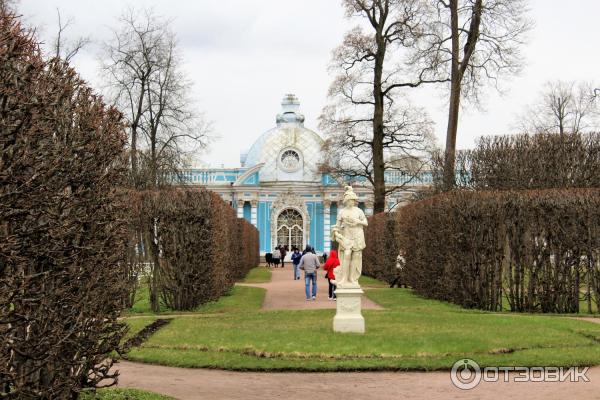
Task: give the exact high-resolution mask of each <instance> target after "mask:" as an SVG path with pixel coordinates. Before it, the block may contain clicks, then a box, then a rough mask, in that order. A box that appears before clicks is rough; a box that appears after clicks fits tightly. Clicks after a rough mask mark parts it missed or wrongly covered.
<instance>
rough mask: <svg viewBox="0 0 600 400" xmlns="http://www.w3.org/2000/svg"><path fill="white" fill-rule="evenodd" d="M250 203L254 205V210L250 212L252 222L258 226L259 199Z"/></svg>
mask: <svg viewBox="0 0 600 400" xmlns="http://www.w3.org/2000/svg"><path fill="white" fill-rule="evenodd" d="M250 205H251V206H252V211H251V213H250V222H251V223H252V225H254V226H255V227H258V222H257V216H258V209H257V208H258V200H252V201H250Z"/></svg>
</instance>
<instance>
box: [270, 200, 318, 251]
mask: <svg viewBox="0 0 600 400" xmlns="http://www.w3.org/2000/svg"><path fill="white" fill-rule="evenodd" d="M280 217H282V218H281V219H280ZM279 221H281V222H284V221H285V222H284V223H283V225H279V224H278V222H279ZM300 221H302V223H301V224H300ZM282 226H286V227H287V229H286V228H282ZM280 228H281V229H280ZM309 232H310V216H309V214H308V209H307V208H306V204H305V203H304V201H303V200H302V199H301V198H300V197H299V196H297V195H296V194H295V193H294V192H292V191H291V190H289V191H288V192H286V193H281V194H280V195H279V196H277V200H275V202H273V205H272V207H271V249H273V248H275V246H277V245H280V244H287V245H288V246H289V245H290V244H293V245H296V244H300V243H302V246H303V247H304V246H306V244H308V234H309ZM286 237H287V238H288V239H287V241H285V240H284V238H286ZM290 239H291V240H293V241H294V243H291V240H290ZM279 240H282V241H284V243H278V241H279ZM290 250H291V247H290Z"/></svg>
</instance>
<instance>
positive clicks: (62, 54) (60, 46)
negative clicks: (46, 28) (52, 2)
mask: <svg viewBox="0 0 600 400" xmlns="http://www.w3.org/2000/svg"><path fill="white" fill-rule="evenodd" d="M56 16H57V19H58V30H57V33H56V37H55V38H54V40H53V42H52V53H53V55H54V57H57V58H62V59H63V60H65V61H66V62H70V61H71V59H72V58H73V57H75V56H76V55H77V53H79V51H80V50H81V49H83V47H85V46H86V45H88V44H89V43H90V39H89V38H88V37H79V38H77V39H75V40H72V41H69V40H67V39H65V36H64V34H65V31H66V30H67V29H68V28H69V27H70V26H71V25H72V24H73V19H72V18H68V19H67V20H66V21H64V22H63V19H62V17H61V15H60V10H59V9H58V8H57V9H56Z"/></svg>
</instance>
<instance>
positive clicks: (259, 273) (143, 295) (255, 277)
mask: <svg viewBox="0 0 600 400" xmlns="http://www.w3.org/2000/svg"><path fill="white" fill-rule="evenodd" d="M270 280H271V271H270V270H268V269H267V268H266V267H262V266H261V267H256V268H253V269H251V270H250V272H248V275H246V277H245V278H244V280H243V281H242V282H244V283H264V282H269V281H270ZM233 294H237V295H238V296H236V300H235V301H237V302H243V301H244V300H249V301H250V305H251V306H253V307H254V306H256V301H258V302H259V303H258V308H260V306H261V305H262V297H260V296H259V297H260V298H258V299H257V298H255V299H244V298H240V296H244V295H245V292H243V293H240V292H238V291H237V289H236V287H233V288H232V289H231V291H230V292H229V293H228V294H226V295H225V296H223V297H222V298H221V300H220V301H219V302H211V303H207V304H203V305H201V306H199V307H198V308H197V309H196V310H194V311H173V310H170V309H169V308H168V307H167V306H165V305H164V304H161V305H160V313H158V314H157V313H153V312H152V310H151V309H150V299H149V295H148V286H147V285H146V284H145V283H144V282H142V283H141V284H140V286H139V288H138V289H137V291H136V293H135V302H134V303H133V307H131V308H130V309H129V310H127V311H126V312H125V316H131V315H168V314H186V313H198V312H200V313H206V312H227V311H228V308H229V306H230V303H231V301H229V302H228V301H227V298H228V297H229V296H230V295H233ZM215 310H216V311H215Z"/></svg>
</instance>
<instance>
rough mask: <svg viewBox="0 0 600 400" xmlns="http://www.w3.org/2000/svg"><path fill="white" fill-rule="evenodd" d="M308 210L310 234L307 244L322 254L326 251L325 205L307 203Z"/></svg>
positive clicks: (317, 202)
mask: <svg viewBox="0 0 600 400" xmlns="http://www.w3.org/2000/svg"><path fill="white" fill-rule="evenodd" d="M306 208H307V209H308V215H309V218H310V233H309V236H308V237H309V239H308V243H307V244H310V245H311V246H314V248H315V250H316V251H320V252H322V251H324V250H325V246H324V245H325V237H324V226H325V218H324V213H323V203H322V202H320V201H311V202H308V203H306Z"/></svg>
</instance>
